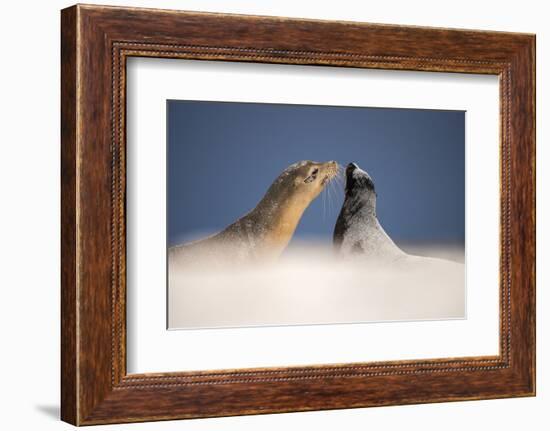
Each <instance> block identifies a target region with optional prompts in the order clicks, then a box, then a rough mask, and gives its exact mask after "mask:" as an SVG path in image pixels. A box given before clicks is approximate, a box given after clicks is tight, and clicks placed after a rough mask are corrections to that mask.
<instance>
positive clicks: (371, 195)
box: [344, 163, 376, 212]
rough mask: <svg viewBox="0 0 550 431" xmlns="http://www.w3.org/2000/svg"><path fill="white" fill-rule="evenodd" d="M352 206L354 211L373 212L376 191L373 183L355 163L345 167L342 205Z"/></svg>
mask: <svg viewBox="0 0 550 431" xmlns="http://www.w3.org/2000/svg"><path fill="white" fill-rule="evenodd" d="M346 203H348V204H349V205H351V206H353V208H354V210H359V209H368V210H372V211H373V212H374V211H375V206H376V190H375V187H374V181H373V180H372V178H371V177H370V175H369V174H367V173H366V172H365V171H364V170H363V169H361V168H360V167H359V165H358V164H357V163H350V164H348V166H347V167H346V197H345V201H344V204H346Z"/></svg>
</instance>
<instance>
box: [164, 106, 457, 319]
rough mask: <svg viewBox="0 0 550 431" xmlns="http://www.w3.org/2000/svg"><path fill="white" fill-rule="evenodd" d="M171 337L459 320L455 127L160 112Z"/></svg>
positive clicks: (435, 115)
mask: <svg viewBox="0 0 550 431" xmlns="http://www.w3.org/2000/svg"><path fill="white" fill-rule="evenodd" d="M167 146H168V151H167V166H168V172H167V184H168V192H167V193H168V196H167V215H168V216H167V217H168V223H167V230H168V232H167V242H168V244H167V249H168V251H167V253H168V265H167V266H168V267H167V273H168V304H167V308H168V328H169V329H193V328H223V327H249V326H267V325H299V324H300V325H304V324H306V325H307V324H340V323H364V322H385V321H400V320H433V319H461V318H465V316H466V310H465V295H466V286H465V265H464V262H465V112H464V111H448V110H427V109H399V108H376V107H345V106H316V105H291V104H267V103H237V102H217V101H187V100H168V101H167Z"/></svg>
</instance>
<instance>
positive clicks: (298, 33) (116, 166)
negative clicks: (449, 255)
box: [61, 5, 535, 425]
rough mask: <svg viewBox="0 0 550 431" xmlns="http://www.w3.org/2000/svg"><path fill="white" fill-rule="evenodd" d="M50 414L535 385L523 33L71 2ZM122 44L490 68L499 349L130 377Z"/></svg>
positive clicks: (183, 54)
mask: <svg viewBox="0 0 550 431" xmlns="http://www.w3.org/2000/svg"><path fill="white" fill-rule="evenodd" d="M61 18H62V19H61V50H62V56H61V58H62V60H61V83H62V92H61V124H62V127H61V130H62V133H61V141H62V146H61V161H62V163H61V169H62V180H61V189H62V199H61V208H62V216H61V228H62V247H61V253H62V283H61V292H62V295H61V310H62V323H61V340H62V343H61V389H62V390H61V418H62V420H64V421H67V422H69V423H71V424H74V425H91V424H105V423H116V422H138V421H152V420H166V419H179V418H196V417H212V416H230V415H242V414H259V413H274V412H289V411H307V410H321V409H340V408H352V407H368V406H383V405H394V404H413V403H428V402H442V401H457V400H475V399H489V398H503V397H519V396H533V395H534V394H535V36H534V35H529V34H515V33H504V32H502V33H501V32H488V31H470V30H449V29H439V28H423V27H403V26H391V25H376V24H363V23H353V22H330V21H315V20H298V19H286V18H275V17H254V16H240V15H220V14H213V13H196V12H178V11H166V10H152V9H134V8H120V7H103V6H84V5H77V6H73V7H70V8H68V9H64V10H63V11H62V14H61ZM130 56H145V57H164V58H184V59H197V60H206V61H208V60H222V61H240V62H262V63H284V64H300V65H330V66H339V67H354V68H374V69H392V70H414V71H441V72H461V73H479V74H493V75H498V76H499V77H500V107H501V110H500V119H501V121H500V130H501V133H500V139H501V143H500V147H501V168H500V169H501V195H500V207H501V219H500V238H501V242H500V247H501V260H500V354H499V355H498V356H490V357H459V358H441V359H430V360H412V361H392V362H377V363H352V364H336V365H334V364H331V365H326V366H318V365H316V366H303V367H288V368H265V369H237V370H223V371H219V370H217V371H212V370H205V371H202V372H176V373H155V374H127V372H126V350H125V340H126V320H125V312H126V309H125V307H126V303H125V298H126V284H125V282H126V279H125V274H126V273H125V270H126V266H125V265H126V261H125V190H126V176H125V152H126V147H125V143H126V140H125V126H126V124H125V97H126V94H125V92H126V87H125V84H126V80H125V76H126V75H125V65H126V59H127V58H128V57H130Z"/></svg>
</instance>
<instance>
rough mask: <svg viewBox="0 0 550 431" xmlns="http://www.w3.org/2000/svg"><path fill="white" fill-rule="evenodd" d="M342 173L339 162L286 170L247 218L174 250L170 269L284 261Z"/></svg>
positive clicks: (296, 165)
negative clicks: (315, 205)
mask: <svg viewBox="0 0 550 431" xmlns="http://www.w3.org/2000/svg"><path fill="white" fill-rule="evenodd" d="M337 173H338V164H337V163H336V162H334V161H330V162H325V163H318V162H312V161H309V160H305V161H301V162H298V163H294V164H293V165H290V166H289V167H288V168H286V169H285V170H284V171H283V172H282V173H281V174H280V175H279V176H278V177H277V179H276V180H275V181H274V182H273V184H271V186H270V187H269V189H268V190H267V192H266V194H265V195H264V197H263V198H262V199H261V200H260V202H259V203H258V204H257V205H256V207H255V208H254V209H252V210H251V211H250V212H248V213H247V214H245V215H243V216H242V217H241V218H239V219H238V220H237V221H235V222H234V223H232V224H230V225H229V226H227V227H226V228H225V229H224V230H222V231H221V232H219V233H217V234H214V235H212V236H209V237H207V238H205V239H202V240H199V241H195V242H191V243H187V244H181V245H176V246H174V247H171V248H170V249H169V253H168V255H169V269H170V270H172V269H175V268H178V267H180V266H181V265H186V264H188V263H193V262H194V261H196V260H197V259H200V260H201V262H204V263H207V262H210V263H231V262H250V261H255V260H258V259H261V260H265V259H267V260H273V259H276V258H277V257H279V256H280V254H281V253H282V252H283V250H284V249H285V248H286V246H287V245H288V243H289V241H290V239H291V238H292V236H293V234H294V231H295V230H296V227H297V226H298V223H299V221H300V218H301V217H302V214H303V213H304V211H305V209H306V208H307V207H308V206H309V204H310V203H311V202H312V201H313V200H314V199H315V198H316V197H317V196H318V195H319V193H321V191H322V190H323V189H324V187H325V186H326V185H327V183H328V182H329V181H330V180H332V179H333V178H334V177H335V176H336V174H337Z"/></svg>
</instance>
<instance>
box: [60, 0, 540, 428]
mask: <svg viewBox="0 0 550 431" xmlns="http://www.w3.org/2000/svg"><path fill="white" fill-rule="evenodd" d="M61 18H62V19H61V21H62V23H61V24H62V25H61V49H62V64H61V72H62V94H61V102H62V103H61V107H62V108H61V119H62V137H61V138H62V152H61V163H62V183H61V189H62V190H61V191H62V196H61V200H62V202H61V203H62V286H61V291H62V325H61V332H62V334H61V335H62V337H61V339H62V345H61V351H62V363H61V367H62V373H61V374H62V382H61V415H62V419H63V420H65V421H67V422H69V423H72V424H75V425H92V424H106V423H120V422H139V421H153V420H168V419H180V418H199V417H213V416H229V415H241V414H259V413H274V412H289V411H307V410H322V409H340V408H354V407H370V406H382V405H397V404H414V403H430V402H442V401H457V400H475V399H490V398H503V397H518V396H534V395H535V108H534V101H535V76H534V73H535V72H534V71H535V36H534V35H530V34H517V33H504V32H487V31H473V30H451V29H439V28H437V29H436V28H423V27H403V26H391V25H379V24H366V23H353V22H331V21H315V20H298V19H288V18H277V17H254V16H241V15H221V14H213V13H197V12H180V11H168V10H152V9H134V8H120V7H105V6H93V5H77V6H73V7H70V8H68V9H64V10H63V11H62V14H61Z"/></svg>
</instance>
